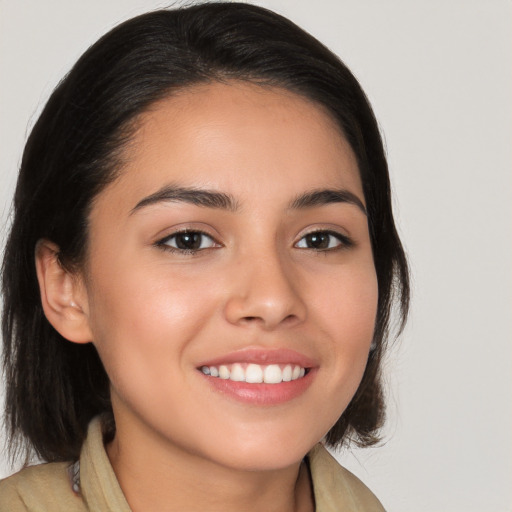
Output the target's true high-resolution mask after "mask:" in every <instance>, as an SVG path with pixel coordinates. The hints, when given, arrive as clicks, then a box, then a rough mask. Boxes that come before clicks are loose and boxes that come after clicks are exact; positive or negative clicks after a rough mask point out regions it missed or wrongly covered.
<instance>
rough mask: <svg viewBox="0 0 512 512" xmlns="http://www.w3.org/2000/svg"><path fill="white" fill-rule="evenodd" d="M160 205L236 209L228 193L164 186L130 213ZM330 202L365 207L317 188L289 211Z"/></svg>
mask: <svg viewBox="0 0 512 512" xmlns="http://www.w3.org/2000/svg"><path fill="white" fill-rule="evenodd" d="M160 202H185V203H189V204H193V205H196V206H202V207H204V208H215V209H219V210H228V211H231V212H236V211H237V210H238V209H239V204H238V201H237V200H236V199H235V198H234V197H233V196H232V195H230V194H226V193H224V192H217V191H213V190H205V189H200V188H194V187H180V186H173V185H166V186H164V187H162V188H161V189H160V190H157V191H156V192H154V193H153V194H150V195H149V196H147V197H145V198H143V199H141V200H140V201H139V202H138V203H137V204H136V205H135V206H134V207H133V208H132V210H131V211H130V215H131V214H132V213H135V212H136V211H138V210H140V209H142V208H145V207H146V206H150V205H153V204H157V203H160ZM333 203H348V204H353V205H354V206H357V207H358V208H359V209H360V210H361V211H362V212H363V213H364V214H365V215H367V212H366V208H365V206H364V204H363V202H362V201H361V200H360V199H359V198H358V197H357V196H356V195H355V194H354V193H352V192H350V191H348V190H345V189H319V190H312V191H309V192H305V193H304V194H300V195H299V196H297V197H296V198H295V199H293V200H292V201H291V202H290V205H289V208H290V209H292V210H302V209H307V208H313V207H315V206H323V205H328V204H333Z"/></svg>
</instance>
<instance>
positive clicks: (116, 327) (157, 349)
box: [90, 263, 214, 381]
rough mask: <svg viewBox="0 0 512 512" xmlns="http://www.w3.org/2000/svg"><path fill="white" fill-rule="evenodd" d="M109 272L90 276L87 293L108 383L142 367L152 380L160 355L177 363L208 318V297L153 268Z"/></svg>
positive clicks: (193, 284) (196, 283)
mask: <svg viewBox="0 0 512 512" xmlns="http://www.w3.org/2000/svg"><path fill="white" fill-rule="evenodd" d="M114 267H115V268H114ZM110 270H111V272H109V273H107V274H105V273H104V274H103V275H101V276H100V275H99V274H97V275H96V276H95V280H94V287H93V289H92V290H91V293H90V296H91V297H92V300H91V301H90V324H91V330H92V332H93V336H94V344H95V345H96V347H97V349H98V352H99V353H100V356H101V358H102V361H103V363H104V365H105V368H106V370H107V373H109V376H110V377H111V380H113V381H115V380H116V379H119V378H121V377H123V378H124V377H125V376H126V375H127V374H128V375H129V374H130V372H136V371H139V368H140V370H141V371H143V370H142V369H143V368H147V367H149V368H152V369H151V370H150V374H153V373H154V374H155V376H157V373H158V372H157V368H158V366H163V365H162V356H163V355H164V354H165V355H164V356H163V357H166V358H169V359H171V358H172V359H173V360H174V361H179V360H180V357H179V356H180V354H181V353H182V351H183V349H184V348H185V347H186V346H187V344H188V343H189V341H190V340H193V339H194V338H195V336H196V334H197V333H198V332H199V331H200V330H201V329H202V327H203V325H204V323H205V322H207V321H208V319H209V318H210V317H211V316H212V315H213V310H214V305H213V300H212V297H211V294H210V293H209V292H208V288H207V287H205V286H204V283H202V282H201V281H200V280H195V279H187V278H185V277H184V276H183V275H180V274H179V273H173V274H170V273H169V272H168V271H166V269H165V268H164V267H159V266H158V265H152V266H149V267H148V266H146V267H145V266H143V265H131V266H130V269H129V270H130V271H129V272H125V271H124V270H123V265H122V264H121V263H119V264H118V265H115V266H112V267H111V269H110ZM205 288H206V289H205ZM144 361H145V362H146V363H144ZM155 363H158V364H155ZM144 371H145V370H144ZM141 377H142V376H141Z"/></svg>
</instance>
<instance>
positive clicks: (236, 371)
mask: <svg viewBox="0 0 512 512" xmlns="http://www.w3.org/2000/svg"><path fill="white" fill-rule="evenodd" d="M229 380H234V381H237V382H244V381H245V372H244V369H243V368H242V367H241V366H240V365H239V364H238V363H235V364H234V365H233V366H232V367H231V373H230V375H229Z"/></svg>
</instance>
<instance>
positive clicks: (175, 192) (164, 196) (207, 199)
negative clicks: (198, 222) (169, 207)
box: [130, 185, 239, 215]
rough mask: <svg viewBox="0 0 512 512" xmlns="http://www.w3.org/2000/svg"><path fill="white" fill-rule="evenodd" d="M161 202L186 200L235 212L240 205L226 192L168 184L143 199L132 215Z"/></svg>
mask: <svg viewBox="0 0 512 512" xmlns="http://www.w3.org/2000/svg"><path fill="white" fill-rule="evenodd" d="M161 202H184V203H190V204H194V205H196V206H203V207H205V208H215V209H220V210H228V211H231V212H235V211H237V210H238V208H239V205H238V203H237V201H236V199H235V198H234V197H233V196H231V195H229V194H226V193H224V192H217V191H215V190H206V189H201V188H194V187H179V186H172V185H166V186H164V187H162V188H161V189H160V190H157V191H156V192H154V193H153V194H150V195H149V196H146V197H144V198H143V199H141V200H140V201H139V202H138V203H137V204H136V205H135V206H134V207H133V208H132V209H131V211H130V215H131V214H132V213H135V212H136V211H138V210H141V209H142V208H145V207H147V206H150V205H154V204H157V203H161Z"/></svg>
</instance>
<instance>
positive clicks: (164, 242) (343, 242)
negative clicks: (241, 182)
mask: <svg viewBox="0 0 512 512" xmlns="http://www.w3.org/2000/svg"><path fill="white" fill-rule="evenodd" d="M180 235H191V236H192V235H199V236H200V237H201V239H203V238H204V237H206V238H208V239H210V240H211V242H212V245H211V246H210V247H203V248H201V247H199V248H196V249H186V248H180V247H173V246H171V245H169V241H170V240H172V239H175V238H176V237H178V236H180ZM314 235H327V236H329V237H333V238H335V239H336V240H337V241H338V242H339V244H337V245H335V246H334V247H329V246H328V247H325V248H315V247H299V245H298V244H299V243H300V242H301V241H302V240H304V239H305V238H306V237H312V236H314ZM201 241H203V240H201ZM331 242H332V241H329V242H328V245H331ZM155 245H156V246H157V247H159V248H161V249H163V250H165V251H170V252H173V253H178V254H183V255H195V254H198V253H199V252H201V251H204V250H206V249H212V248H215V247H221V244H220V243H218V242H217V241H216V240H215V239H214V238H213V237H212V236H211V235H209V234H208V233H205V232H204V231H200V230H194V229H185V230H183V231H176V232H175V233H172V234H171V235H168V236H166V237H165V238H162V239H161V240H159V241H158V242H156V244H155ZM200 245H202V243H200ZM353 245H354V242H353V241H352V240H351V239H350V238H349V237H347V236H346V235H342V234H341V233H338V232H337V231H332V230H329V229H319V230H316V231H311V232H309V233H306V234H305V235H303V236H302V237H301V238H300V240H299V241H298V242H296V243H295V244H294V247H296V248H298V249H306V250H307V249H309V250H313V251H316V252H331V251H339V250H343V249H348V248H350V247H353Z"/></svg>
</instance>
